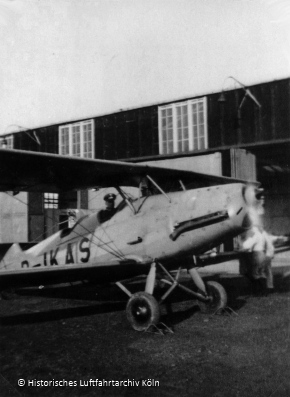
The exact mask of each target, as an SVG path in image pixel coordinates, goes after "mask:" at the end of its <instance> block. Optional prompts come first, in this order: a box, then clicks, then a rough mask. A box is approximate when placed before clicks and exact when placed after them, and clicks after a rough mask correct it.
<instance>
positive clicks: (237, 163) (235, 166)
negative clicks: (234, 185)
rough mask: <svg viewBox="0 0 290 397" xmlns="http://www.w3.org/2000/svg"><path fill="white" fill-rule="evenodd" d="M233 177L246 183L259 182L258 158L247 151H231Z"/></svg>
mask: <svg viewBox="0 0 290 397" xmlns="http://www.w3.org/2000/svg"><path fill="white" fill-rule="evenodd" d="M230 156H231V176H232V178H238V179H244V180H245V181H256V180H257V168H256V156H255V155H254V154H253V153H251V152H248V151H247V150H246V149H230Z"/></svg>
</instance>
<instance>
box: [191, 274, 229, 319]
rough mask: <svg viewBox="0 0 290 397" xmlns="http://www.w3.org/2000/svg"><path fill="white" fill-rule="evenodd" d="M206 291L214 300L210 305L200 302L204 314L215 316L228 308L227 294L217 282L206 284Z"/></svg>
mask: <svg viewBox="0 0 290 397" xmlns="http://www.w3.org/2000/svg"><path fill="white" fill-rule="evenodd" d="M206 290H207V293H208V295H209V296H210V297H212V298H213V300H212V301H211V302H209V303H206V302H201V301H199V302H198V304H199V307H200V311H201V312H202V313H207V314H213V313H216V312H218V311H219V310H221V309H224V308H225V307H226V306H227V301H228V298H227V293H226V290H225V289H224V287H223V286H222V285H221V284H220V283H217V282H216V281H208V282H207V283H206Z"/></svg>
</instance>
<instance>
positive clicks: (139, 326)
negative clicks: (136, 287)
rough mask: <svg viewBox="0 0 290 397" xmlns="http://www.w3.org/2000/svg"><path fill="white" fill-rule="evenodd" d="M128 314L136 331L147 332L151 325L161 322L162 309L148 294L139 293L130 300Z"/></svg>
mask: <svg viewBox="0 0 290 397" xmlns="http://www.w3.org/2000/svg"><path fill="white" fill-rule="evenodd" d="M126 314H127V319H128V321H129V323H130V324H131V325H132V327H133V328H134V329H135V330H136V331H145V330H146V329H148V328H149V327H150V325H152V324H154V325H156V324H157V323H158V322H159V319H160V308H159V304H158V302H157V300H156V299H155V298H154V297H153V296H152V295H150V294H149V293H148V292H137V293H136V294H134V295H132V296H131V298H130V299H129V301H128V303H127V307H126Z"/></svg>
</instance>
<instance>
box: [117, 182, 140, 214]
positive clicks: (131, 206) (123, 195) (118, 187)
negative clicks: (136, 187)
mask: <svg viewBox="0 0 290 397" xmlns="http://www.w3.org/2000/svg"><path fill="white" fill-rule="evenodd" d="M115 189H116V190H117V191H118V193H119V194H120V195H121V197H122V198H123V199H124V200H125V201H126V203H127V204H128V206H129V207H130V208H131V210H132V212H133V214H134V215H135V214H137V211H136V209H135V208H134V206H133V204H132V203H131V201H130V200H129V199H128V197H127V196H126V195H125V194H124V192H123V190H122V189H121V188H120V186H115Z"/></svg>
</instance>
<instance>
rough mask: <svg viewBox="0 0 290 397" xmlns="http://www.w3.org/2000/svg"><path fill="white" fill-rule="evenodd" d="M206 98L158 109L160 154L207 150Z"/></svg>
mask: <svg viewBox="0 0 290 397" xmlns="http://www.w3.org/2000/svg"><path fill="white" fill-rule="evenodd" d="M206 120H207V109H206V98H199V99H193V100H189V101H185V102H180V103H174V104H170V105H165V106H161V107H159V151H160V153H161V154H169V153H177V152H186V151H188V150H203V149H206V148H207V125H206Z"/></svg>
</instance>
